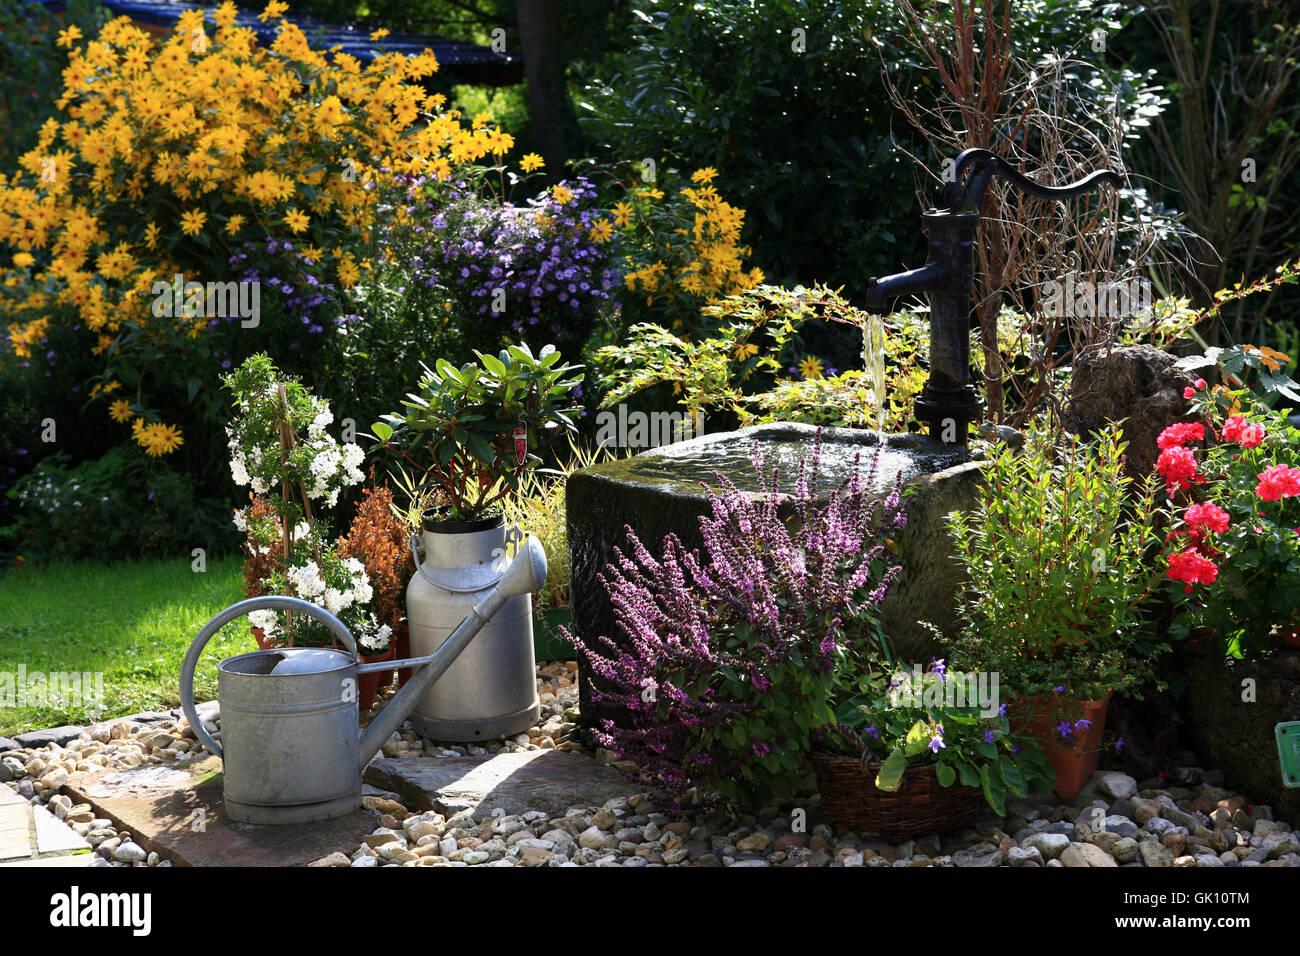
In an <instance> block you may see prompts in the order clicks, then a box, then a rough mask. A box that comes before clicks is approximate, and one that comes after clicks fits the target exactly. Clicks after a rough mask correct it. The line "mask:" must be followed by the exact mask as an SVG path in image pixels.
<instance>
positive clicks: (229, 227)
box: [226, 213, 244, 236]
mask: <svg viewBox="0 0 1300 956" xmlns="http://www.w3.org/2000/svg"><path fill="white" fill-rule="evenodd" d="M243 228H244V217H243V216H241V215H239V213H235V214H234V215H233V216H231V217H230V218H229V219H228V220H226V235H228V236H233V235H234V234H235V233H237V232H239V230H240V229H243Z"/></svg>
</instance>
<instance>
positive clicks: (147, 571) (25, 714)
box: [0, 558, 256, 736]
mask: <svg viewBox="0 0 1300 956" xmlns="http://www.w3.org/2000/svg"><path fill="white" fill-rule="evenodd" d="M239 568H240V561H239V559H238V558H226V559H223V560H215V561H211V562H209V563H208V566H207V570H206V571H205V572H202V573H198V572H195V571H193V570H192V569H191V567H190V561H189V559H188V558H186V559H182V560H176V561H140V562H130V563H123V564H116V565H110V566H104V565H96V564H64V565H50V566H47V567H40V568H16V569H13V570H11V571H8V572H6V573H5V574H4V576H3V577H0V736H13V735H14V734H15V733H21V732H22V731H25V730H33V729H37V728H41V727H51V726H56V725H59V724H65V723H73V724H79V723H87V722H89V721H90V720H91V719H93V718H92V716H91V714H90V713H89V712H88V707H90V706H92V705H91V704H90V702H89V701H83V702H82V703H81V704H80V705H78V704H76V703H75V702H73V701H58V700H55V701H45V702H43V703H42V704H41V705H39V706H31V705H30V704H29V705H28V706H23V707H7V706H5V705H6V704H8V703H11V701H10V700H5V699H4V697H5V690H6V684H7V683H8V686H9V687H10V688H12V686H13V682H16V681H17V675H18V668H19V666H20V665H22V666H24V667H25V668H26V672H27V674H29V675H30V674H32V673H33V672H43V673H46V674H57V673H59V672H97V673H102V675H103V692H104V712H103V714H102V716H103V717H114V716H121V715H123V714H130V713H136V712H139V711H142V710H153V709H162V708H169V707H175V706H177V704H178V703H179V697H178V694H177V686H176V685H177V680H178V678H179V675H180V666H181V660H182V659H183V658H184V656H185V651H186V649H187V648H188V647H189V645H190V642H191V641H192V640H193V639H194V636H195V635H196V634H197V633H198V632H199V629H200V628H201V627H202V626H203V625H204V624H206V623H207V622H208V620H209V619H210V618H211V617H212V616H213V615H214V614H216V613H217V612H218V611H220V610H221V609H222V608H224V607H225V606H226V605H228V604H232V603H234V602H235V601H238V600H240V599H241V598H242V597H243V591H242V589H241V586H240V585H241V582H240V576H239ZM250 650H256V644H254V642H253V639H252V637H251V636H249V633H248V630H247V624H246V623H244V622H235V623H232V624H230V625H228V626H227V627H226V628H225V629H224V630H223V631H222V633H220V634H218V635H217V636H216V637H215V638H213V639H212V641H211V642H209V644H208V647H207V650H206V651H205V652H204V658H203V662H202V665H201V667H200V669H199V674H198V679H197V681H196V693H195V696H196V697H197V698H198V699H199V700H207V699H211V698H213V697H215V696H216V686H217V685H216V663H217V661H219V660H221V659H222V658H223V657H229V656H230V655H231V654H235V653H240V652H243V651H250ZM6 675H11V676H9V677H8V680H7V681H6ZM30 686H31V685H30V683H29V687H30Z"/></svg>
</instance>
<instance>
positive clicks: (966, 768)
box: [957, 761, 980, 787]
mask: <svg viewBox="0 0 1300 956" xmlns="http://www.w3.org/2000/svg"><path fill="white" fill-rule="evenodd" d="M957 775H958V776H959V777H961V783H962V786H963V787H978V786H979V785H980V775H979V772H978V771H976V769H975V768H974V767H972V766H971V765H970V764H968V763H966V762H965V761H963V762H961V763H959V764H957Z"/></svg>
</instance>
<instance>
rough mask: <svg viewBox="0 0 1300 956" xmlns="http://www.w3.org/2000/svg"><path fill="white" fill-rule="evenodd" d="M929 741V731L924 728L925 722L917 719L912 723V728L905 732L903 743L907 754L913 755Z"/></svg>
mask: <svg viewBox="0 0 1300 956" xmlns="http://www.w3.org/2000/svg"><path fill="white" fill-rule="evenodd" d="M929 743H930V732H929V730H927V729H926V726H925V723H924V722H923V721H920V720H918V721H917V722H916V723H914V724H913V725H912V729H911V730H909V731H908V732H907V738H906V739H905V740H904V741H903V745H904V747H905V748H906V750H907V756H909V757H915V756H916V755H917V754H919V753H920V752H921V751H922V750H924V749H925V748H926V747H927V746H928V745H929Z"/></svg>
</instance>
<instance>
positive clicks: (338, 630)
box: [180, 594, 361, 757]
mask: <svg viewBox="0 0 1300 956" xmlns="http://www.w3.org/2000/svg"><path fill="white" fill-rule="evenodd" d="M263 609H269V610H277V611H296V612H298V613H299V614H306V615H307V616H309V617H314V618H316V620H318V621H320V622H321V623H322V624H324V625H325V626H326V627H327V628H329V629H330V631H332V632H333V634H334V636H335V637H336V638H338V639H339V640H340V641H341V642H343V644H344V646H345V647H347V649H348V650H349V651H350V652H351V653H352V656H353V657H354V658H356V660H357V662H358V663H360V660H361V658H360V655H359V654H358V653H357V642H356V641H355V640H354V639H353V637H352V632H351V631H349V630H348V628H347V625H346V624H344V623H343V622H342V621H340V620H339V619H338V618H337V617H335V616H334V615H333V614H331V613H330V612H329V611H327V610H325V609H324V608H323V607H320V606H319V605H316V604H312V603H311V602H310V601H304V600H302V599H301V598H295V597H285V596H283V595H277V594H268V595H265V596H263V597H255V598H249V599H248V600H246V601H240V602H239V603H237V604H232V605H230V607H228V608H226V609H225V610H224V611H222V612H221V613H219V614H218V615H217V616H216V617H214V618H213V619H212V620H210V621H208V623H207V624H204V625H203V630H201V631H199V633H198V635H197V636H196V637H195V638H194V643H192V644H191V645H190V649H189V651H187V652H186V654H185V660H184V662H183V663H182V664H181V686H180V693H181V709H182V710H183V711H185V718H186V719H187V720H188V721H189V722H190V726H191V727H193V728H194V735H195V736H196V737H198V738H199V740H201V741H203V745H204V746H205V747H207V748H208V749H209V750H210V751H212V752H213V753H214V754H216V755H217V756H218V757H221V756H222V753H221V744H219V743H217V741H216V739H215V738H214V737H213V736H212V735H211V734H210V733H208V732H207V731H206V730H205V729H204V728H203V721H202V720H200V719H199V714H198V710H197V709H196V708H195V706H194V672H195V670H197V669H198V666H199V657H200V655H202V654H203V648H204V647H206V646H207V643H208V641H210V640H212V637H213V635H214V634H216V633H217V632H218V631H219V630H221V629H222V628H223V627H225V626H226V625H227V624H229V623H230V622H231V621H233V620H235V619H236V618H241V617H243V616H244V615H245V614H247V613H248V612H249V611H260V610H263Z"/></svg>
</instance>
